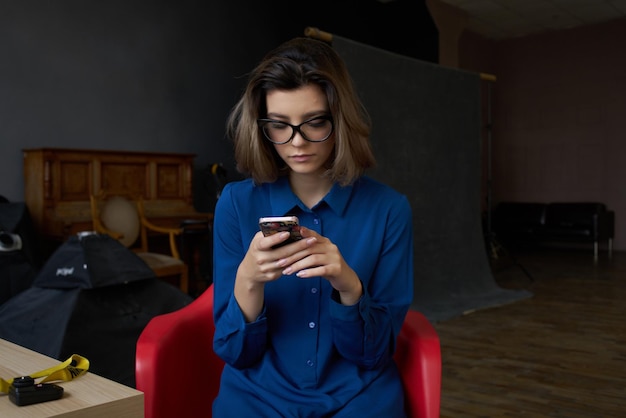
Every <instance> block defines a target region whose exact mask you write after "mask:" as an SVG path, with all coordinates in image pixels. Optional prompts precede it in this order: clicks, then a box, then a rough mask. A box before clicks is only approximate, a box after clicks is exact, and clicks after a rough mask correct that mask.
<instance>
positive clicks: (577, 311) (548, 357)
mask: <svg viewBox="0 0 626 418" xmlns="http://www.w3.org/2000/svg"><path fill="white" fill-rule="evenodd" d="M514 261H517V264H516V263H515V262H514ZM492 263H493V265H492V270H493V275H494V278H495V280H496V281H497V283H498V284H500V286H501V287H505V288H525V289H528V290H530V291H531V292H533V294H534V296H533V297H532V298H529V299H526V300H522V301H519V302H515V303H512V304H509V305H505V306H500V307H495V308H489V309H484V310H479V311H476V312H473V313H471V314H467V315H464V316H462V317H459V318H454V319H450V320H447V321H442V322H439V323H436V324H434V325H435V328H436V329H437V332H438V333H439V336H440V339H441V350H442V358H443V376H442V399H441V417H442V418H452V417H580V418H583V417H584V418H589V417H602V418H605V417H626V253H624V252H618V253H615V252H614V253H613V257H612V259H611V260H608V259H607V255H606V253H601V255H600V258H599V261H598V263H597V264H594V263H593V257H592V254H591V252H590V251H581V250H555V249H543V250H540V251H533V252H528V251H527V252H524V253H519V252H518V253H517V254H515V260H513V259H512V258H511V257H510V256H509V255H507V254H501V255H499V256H498V257H497V258H496V259H495V260H493V262H492ZM526 273H528V274H526ZM529 276H530V277H529Z"/></svg>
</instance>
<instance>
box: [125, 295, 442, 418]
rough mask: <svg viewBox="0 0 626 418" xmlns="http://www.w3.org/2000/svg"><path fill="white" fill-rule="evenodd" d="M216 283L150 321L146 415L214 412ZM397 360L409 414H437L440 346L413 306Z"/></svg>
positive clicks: (143, 359)
mask: <svg viewBox="0 0 626 418" xmlns="http://www.w3.org/2000/svg"><path fill="white" fill-rule="evenodd" d="M214 332H215V325H214V324H213V285H211V286H210V287H209V288H208V289H207V290H205V291H204V293H202V294H201V295H200V296H199V297H198V298H197V299H195V300H194V301H193V302H191V303H190V304H189V305H187V306H185V307H183V308H181V309H179V310H177V311H175V312H171V313H168V314H164V315H159V316H156V317H154V318H152V319H151V320H150V322H149V323H148V325H147V326H146V327H145V328H144V330H143V331H142V333H141V335H140V336H139V339H138V340H137V348H136V353H135V379H136V385H137V389H138V390H140V391H142V392H143V393H144V405H145V410H144V411H145V412H144V413H145V417H146V418H170V417H196V418H200V417H205V418H210V417H211V415H212V414H211V403H212V402H213V399H215V397H216V396H217V392H218V390H219V385H220V376H221V374H222V368H223V367H224V362H223V361H222V360H221V359H220V358H219V357H218V356H217V355H216V354H215V352H213V334H214ZM397 341H398V345H397V348H396V352H395V354H394V359H395V360H396V363H397V364H398V368H399V370H400V375H401V378H402V383H403V387H404V393H405V409H406V412H407V417H410V418H439V409H440V403H441V348H440V344H439V336H438V335H437V332H436V331H435V328H434V327H433V326H432V325H431V323H430V322H429V320H428V319H427V318H426V317H425V316H424V315H423V314H422V313H420V312H418V311H414V310H410V311H409V312H408V313H407V315H406V318H405V320H404V324H403V326H402V330H401V331H400V334H399V335H398V340H397Z"/></svg>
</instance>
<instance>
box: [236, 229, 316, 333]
mask: <svg viewBox="0 0 626 418" xmlns="http://www.w3.org/2000/svg"><path fill="white" fill-rule="evenodd" d="M287 238H289V232H281V233H278V234H274V235H270V236H268V237H266V236H263V233H262V232H260V231H259V232H257V233H256V234H255V235H254V237H253V238H252V241H251V242H250V246H249V247H248V251H247V252H246V255H245V256H244V258H243V260H242V261H241V263H240V264H239V268H238V269H237V277H236V278H235V298H236V299H237V302H238V303H239V307H240V308H241V310H242V311H243V313H244V316H245V317H246V320H247V321H254V320H255V319H256V318H257V317H258V315H259V314H260V313H261V310H262V309H263V300H264V299H263V289H264V287H265V283H267V282H271V281H273V280H276V279H278V278H279V277H281V276H282V275H283V273H282V272H283V270H285V268H287V267H289V265H291V264H293V263H295V262H296V261H299V260H301V259H302V258H304V257H305V256H307V255H308V252H306V251H303V250H305V249H306V248H307V247H309V246H310V245H312V244H314V243H315V242H316V238H307V239H301V240H299V241H296V242H293V243H291V244H288V245H285V246H282V247H279V248H272V247H274V246H275V245H276V244H280V243H281V242H283V241H285V240H286V239H287ZM299 252H302V254H303V255H302V257H298V256H297V254H298V253H299ZM294 255H295V256H294ZM286 259H289V260H290V263H289V264H288V265H286V264H285V263H284V260H286ZM279 260H282V262H281V263H279Z"/></svg>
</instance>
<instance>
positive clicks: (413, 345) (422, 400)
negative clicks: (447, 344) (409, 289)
mask: <svg viewBox="0 0 626 418" xmlns="http://www.w3.org/2000/svg"><path fill="white" fill-rule="evenodd" d="M394 359H395V360H396V364H397V365H398V368H399V369H400V374H401V376H402V384H403V386H404V394H405V404H406V410H407V414H408V416H409V417H419V418H439V411H440V404H441V347H440V344H439V336H438V335H437V332H436V331H435V328H434V327H433V326H432V324H431V323H430V322H429V321H428V319H427V318H426V317H425V316H424V315H423V314H422V313H420V312H418V311H413V310H410V311H409V312H408V313H407V315H406V318H405V320H404V324H403V325H402V330H401V331H400V334H399V335H398V344H397V348H396V353H395V355H394Z"/></svg>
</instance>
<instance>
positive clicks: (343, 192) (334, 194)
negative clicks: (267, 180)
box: [270, 176, 354, 216]
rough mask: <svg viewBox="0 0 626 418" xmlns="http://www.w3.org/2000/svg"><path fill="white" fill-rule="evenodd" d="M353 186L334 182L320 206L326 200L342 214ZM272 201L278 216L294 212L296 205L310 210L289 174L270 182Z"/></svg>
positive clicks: (273, 209) (304, 209)
mask: <svg viewBox="0 0 626 418" xmlns="http://www.w3.org/2000/svg"><path fill="white" fill-rule="evenodd" d="M353 187H354V186H353V185H348V186H343V187H342V186H340V185H339V184H338V183H335V184H333V187H332V188H331V189H330V192H328V194H327V195H326V196H325V197H324V199H322V201H321V202H320V203H318V206H319V205H320V204H322V202H324V203H326V204H327V205H328V207H330V209H332V210H333V211H334V212H335V213H337V214H338V215H341V214H342V213H343V211H344V210H345V208H346V206H347V205H348V200H349V199H350V195H351V194H352V189H353ZM270 201H271V205H272V213H274V214H276V216H279V215H286V214H289V213H293V210H294V208H296V207H298V208H300V210H302V211H308V210H309V209H308V208H306V206H304V204H303V203H302V201H301V200H300V199H299V198H298V196H296V195H295V194H294V193H293V191H292V190H291V186H290V185H289V179H288V178H287V176H281V177H279V178H278V180H276V181H275V182H274V183H271V184H270Z"/></svg>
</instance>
